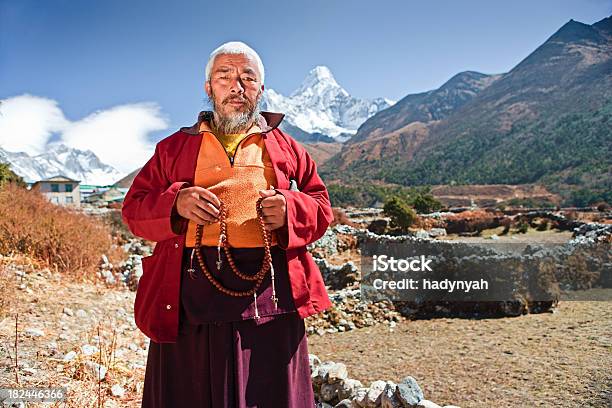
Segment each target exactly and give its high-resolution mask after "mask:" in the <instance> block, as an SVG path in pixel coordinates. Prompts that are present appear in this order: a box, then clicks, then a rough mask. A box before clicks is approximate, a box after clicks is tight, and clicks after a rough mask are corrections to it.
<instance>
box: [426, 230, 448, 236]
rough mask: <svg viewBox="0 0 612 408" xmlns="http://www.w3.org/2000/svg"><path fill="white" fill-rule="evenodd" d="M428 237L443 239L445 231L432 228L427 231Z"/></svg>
mask: <svg viewBox="0 0 612 408" xmlns="http://www.w3.org/2000/svg"><path fill="white" fill-rule="evenodd" d="M429 236H430V237H434V238H435V237H444V236H446V229H444V228H432V229H430V230H429Z"/></svg>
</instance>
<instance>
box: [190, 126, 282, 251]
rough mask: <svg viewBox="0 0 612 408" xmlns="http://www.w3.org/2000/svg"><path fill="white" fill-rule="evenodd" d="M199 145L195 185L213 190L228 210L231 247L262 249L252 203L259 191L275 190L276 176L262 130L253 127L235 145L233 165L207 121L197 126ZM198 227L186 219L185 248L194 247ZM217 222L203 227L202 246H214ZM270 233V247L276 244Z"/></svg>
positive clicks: (274, 234) (274, 232)
mask: <svg viewBox="0 0 612 408" xmlns="http://www.w3.org/2000/svg"><path fill="white" fill-rule="evenodd" d="M200 131H201V132H203V133H202V143H201V145H200V151H199V153H198V161H197V164H196V171H195V177H194V184H195V185H197V186H202V187H205V188H207V189H209V190H210V191H212V192H213V193H214V194H215V195H216V196H217V197H218V198H219V200H221V201H222V202H223V203H225V205H226V209H227V235H228V236H227V240H228V243H229V245H230V246H231V247H234V248H253V247H263V245H264V244H263V237H262V232H261V227H260V224H259V219H258V218H257V210H256V208H255V204H256V202H257V200H258V199H259V197H260V196H259V190H268V189H270V188H271V186H275V187H276V175H275V173H274V168H273V167H272V161H271V160H270V156H269V155H268V153H267V151H266V149H265V144H264V139H263V137H262V135H261V129H259V127H257V126H253V127H252V128H251V129H250V130H249V132H247V133H248V134H247V136H246V137H245V138H243V139H242V140H241V141H240V143H239V145H238V146H237V149H236V152H235V154H234V164H233V165H232V164H231V162H230V159H229V157H228V154H227V151H226V150H225V149H224V147H223V146H222V144H221V142H220V141H219V139H217V137H216V136H215V135H214V134H213V133H212V132H211V131H210V129H209V128H208V126H207V125H206V122H202V125H201V127H200ZM196 226H197V224H196V223H195V222H193V221H191V220H189V223H188V226H187V232H186V239H185V246H188V247H193V246H195V231H196ZM219 230H220V227H219V223H218V222H216V223H213V224H210V225H204V230H203V233H202V243H201V244H202V245H207V246H217V244H218V242H219ZM277 243H278V241H277V237H276V231H272V242H271V244H272V245H277Z"/></svg>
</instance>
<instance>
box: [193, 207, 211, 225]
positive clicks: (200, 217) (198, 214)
mask: <svg viewBox="0 0 612 408" xmlns="http://www.w3.org/2000/svg"><path fill="white" fill-rule="evenodd" d="M191 213H192V214H193V216H194V218H195V219H194V220H193V221H195V222H198V223H201V224H204V223H208V222H214V221H217V218H216V217H214V216H212V215H210V214H209V213H207V212H206V211H204V210H202V209H200V208H197V207H196V208H194V209H193V210H192V211H191Z"/></svg>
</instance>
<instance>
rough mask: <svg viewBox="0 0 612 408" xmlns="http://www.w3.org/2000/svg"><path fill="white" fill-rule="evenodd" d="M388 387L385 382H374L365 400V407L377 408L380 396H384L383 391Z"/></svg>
mask: <svg viewBox="0 0 612 408" xmlns="http://www.w3.org/2000/svg"><path fill="white" fill-rule="evenodd" d="M386 386H387V383H386V382H385V381H381V380H378V381H374V382H373V383H372V384H370V389H369V390H368V393H367V395H366V398H365V405H364V406H365V407H367V408H376V406H377V405H378V403H379V402H380V394H382V392H383V390H384V389H385V387H386Z"/></svg>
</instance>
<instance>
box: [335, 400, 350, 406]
mask: <svg viewBox="0 0 612 408" xmlns="http://www.w3.org/2000/svg"><path fill="white" fill-rule="evenodd" d="M352 407H353V403H352V402H351V400H350V399H343V400H342V401H340V402H339V403H337V404H336V405H334V408H352Z"/></svg>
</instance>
